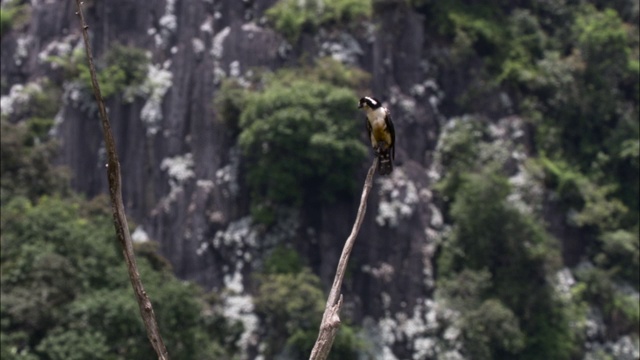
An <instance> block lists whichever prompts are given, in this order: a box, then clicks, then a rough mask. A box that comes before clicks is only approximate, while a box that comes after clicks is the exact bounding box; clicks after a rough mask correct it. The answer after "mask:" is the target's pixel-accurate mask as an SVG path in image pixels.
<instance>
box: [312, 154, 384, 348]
mask: <svg viewBox="0 0 640 360" xmlns="http://www.w3.org/2000/svg"><path fill="white" fill-rule="evenodd" d="M377 165H378V158H377V157H376V158H374V159H373V164H371V167H370V168H369V172H368V173H367V178H366V179H365V181H364V188H363V189H362V196H361V197H360V206H359V207H358V215H357V216H356V221H355V222H354V223H353V228H352V229H351V234H349V237H348V238H347V241H346V242H345V244H344V248H342V254H341V255H340V261H339V262H338V269H337V271H336V276H335V278H334V279H333V285H332V286H331V291H330V292H329V298H328V299H327V306H326V307H325V309H324V314H323V315H322V323H321V324H320V333H319V334H318V339H317V340H316V343H315V345H314V346H313V350H311V356H310V357H309V360H324V359H326V358H327V357H328V356H329V352H330V351H331V346H332V345H333V340H334V339H335V337H336V334H337V333H338V327H339V326H340V315H339V313H340V309H341V308H342V294H340V288H341V287H342V280H343V279H344V274H345V271H346V270H347V264H348V262H349V255H351V249H353V244H354V243H355V242H356V237H357V236H358V232H359V231H360V225H362V220H363V219H364V214H365V213H366V211H367V198H368V197H369V192H370V191H371V186H372V182H373V174H374V173H375V172H376V167H377Z"/></svg>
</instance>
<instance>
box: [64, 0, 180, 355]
mask: <svg viewBox="0 0 640 360" xmlns="http://www.w3.org/2000/svg"><path fill="white" fill-rule="evenodd" d="M82 5H83V1H81V0H76V6H77V9H78V11H77V12H76V15H78V16H79V18H80V25H81V26H82V37H83V38H84V47H85V50H86V53H87V61H88V62H89V71H90V74H91V85H92V87H93V94H94V95H95V97H96V101H97V102H98V112H99V114H100V121H101V123H102V132H103V135H104V143H105V147H106V149H107V156H108V160H107V177H108V180H109V195H110V197H111V211H112V212H113V223H114V225H115V228H116V234H117V235H118V240H119V241H120V245H122V253H123V255H124V259H125V262H126V263H127V269H128V270H129V279H130V280H131V286H133V290H134V292H135V294H136V299H137V301H138V306H139V307H140V315H141V316H142V320H143V321H144V325H145V327H146V329H147V337H148V338H149V341H150V342H151V346H153V349H154V350H155V352H156V354H158V359H159V360H169V354H168V352H167V349H166V347H165V346H164V342H163V341H162V336H160V330H159V329H158V322H157V321H156V316H155V313H154V312H153V306H152V305H151V300H149V296H148V295H147V292H146V291H145V290H144V287H143V286H142V280H140V273H139V272H138V266H137V265H136V258H135V255H134V252H133V245H132V242H131V235H130V234H129V224H128V223H127V217H126V215H125V212H124V204H123V202H122V189H121V183H122V181H121V178H120V163H119V162H118V153H117V152H116V142H115V140H114V138H113V134H112V133H111V125H110V124H109V117H108V115H107V109H106V106H105V104H104V99H103V98H102V94H101V93H100V85H99V84H98V79H97V76H96V69H95V66H94V64H93V55H92V53H91V46H90V45H89V32H88V29H89V26H88V25H87V23H86V21H85V18H84V14H83V13H82Z"/></svg>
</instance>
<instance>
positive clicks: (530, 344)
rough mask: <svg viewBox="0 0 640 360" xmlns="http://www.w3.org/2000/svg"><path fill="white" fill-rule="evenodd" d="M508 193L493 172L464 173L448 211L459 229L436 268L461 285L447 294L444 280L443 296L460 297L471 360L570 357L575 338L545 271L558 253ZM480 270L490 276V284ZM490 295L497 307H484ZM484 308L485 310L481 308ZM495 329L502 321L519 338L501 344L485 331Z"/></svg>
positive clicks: (496, 335)
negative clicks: (509, 200) (497, 356)
mask: <svg viewBox="0 0 640 360" xmlns="http://www.w3.org/2000/svg"><path fill="white" fill-rule="evenodd" d="M508 194H509V186H508V183H507V182H506V179H504V178H503V177H501V176H499V175H498V174H496V173H495V172H491V170H487V171H485V172H482V173H480V174H470V173H465V174H463V175H462V176H461V182H460V186H459V187H458V189H457V190H456V193H455V196H454V201H453V204H452V206H451V211H450V215H451V217H452V220H453V222H454V224H455V225H454V229H453V232H452V234H451V236H450V238H449V239H448V240H447V244H446V245H445V246H443V249H442V253H441V255H440V259H439V263H438V264H439V271H440V273H441V274H442V275H441V276H443V277H445V278H447V277H450V278H451V279H452V280H451V281H452V282H454V283H458V284H457V285H455V286H451V285H449V286H448V289H447V285H446V284H447V282H445V283H444V284H445V285H444V287H445V290H444V291H445V294H446V296H447V297H449V298H454V299H457V300H455V301H458V305H457V306H458V307H461V308H463V309H465V311H464V312H465V315H466V316H468V317H469V318H465V320H464V325H463V326H462V327H463V328H464V329H467V330H466V331H468V334H467V335H466V336H467V338H466V341H465V345H466V346H468V347H469V351H472V352H473V353H474V358H476V357H477V358H492V357H493V356H495V354H503V353H504V352H505V351H506V352H507V353H513V354H518V356H519V357H522V358H527V356H526V354H537V355H538V356H543V357H545V358H568V357H569V356H570V354H571V353H572V351H573V334H572V333H571V331H570V329H569V327H568V324H567V322H566V316H567V314H565V313H563V310H562V309H561V308H560V304H559V303H557V301H556V300H555V297H554V295H553V292H552V290H551V289H550V288H549V287H548V286H545V285H544V284H545V282H546V280H545V279H546V277H547V276H548V275H547V274H548V272H549V271H552V269H554V268H557V266H558V264H559V262H560V256H559V251H558V249H556V248H555V247H554V246H553V244H554V243H553V241H552V239H551V238H550V236H549V235H547V234H546V233H545V231H544V230H543V228H542V227H541V226H540V225H539V224H538V223H537V222H536V221H535V219H534V218H532V217H530V216H527V215H523V214H521V213H520V212H519V211H517V210H516V209H515V208H513V207H511V206H510V205H508V203H506V201H505V200H506V197H507V195H508ZM469 271H480V272H481V273H479V274H474V273H469ZM483 271H487V272H488V273H487V274H490V276H491V283H490V285H487V281H488V276H487V274H483ZM523 279H527V281H526V282H523V281H522V280H523ZM474 284H475V285H474ZM484 289H486V291H485V290H484ZM469 293H470V294H469ZM465 294H467V295H465ZM488 294H491V296H492V297H495V299H496V301H497V302H488V303H485V302H486V301H490V300H491V298H490V297H489V295H488ZM465 297H466V298H471V299H477V300H474V301H470V300H468V299H467V300H465ZM454 304H455V302H454ZM480 308H482V309H483V312H478V311H476V310H477V309H480ZM549 314H554V315H553V316H549ZM512 315H513V316H512ZM516 320H518V321H519V322H520V325H517V324H518V321H516ZM483 324H484V325H483ZM496 324H502V325H501V326H502V330H503V331H508V332H510V333H511V336H512V337H511V339H513V340H514V341H513V342H501V341H502V340H504V339H502V335H500V333H491V332H490V331H488V330H487V329H488V328H489V327H495V326H497V325H496ZM518 326H521V328H519V327H518ZM518 329H520V330H518ZM519 331H521V332H522V334H523V336H522V337H521V336H519V335H518V332H519Z"/></svg>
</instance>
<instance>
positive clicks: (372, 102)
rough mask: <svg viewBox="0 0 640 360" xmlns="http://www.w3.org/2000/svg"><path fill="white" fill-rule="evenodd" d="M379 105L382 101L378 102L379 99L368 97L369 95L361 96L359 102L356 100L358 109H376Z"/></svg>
mask: <svg viewBox="0 0 640 360" xmlns="http://www.w3.org/2000/svg"><path fill="white" fill-rule="evenodd" d="M380 106H382V103H381V102H380V100H378V99H375V98H372V97H369V96H365V97H363V98H360V102H358V109H371V110H373V109H377V108H379V107H380Z"/></svg>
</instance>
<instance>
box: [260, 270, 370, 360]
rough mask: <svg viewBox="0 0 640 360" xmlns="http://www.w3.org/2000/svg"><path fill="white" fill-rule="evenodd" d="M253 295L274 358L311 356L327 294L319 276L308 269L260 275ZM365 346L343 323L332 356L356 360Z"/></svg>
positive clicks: (269, 349)
mask: <svg viewBox="0 0 640 360" xmlns="http://www.w3.org/2000/svg"><path fill="white" fill-rule="evenodd" d="M259 281H260V285H259V287H258V292H257V294H256V297H255V298H254V302H255V306H256V313H257V314H258V315H260V316H261V318H262V319H263V321H264V325H265V329H268V331H266V341H267V350H266V352H265V356H266V357H267V358H273V357H275V356H276V355H278V354H280V353H285V354H287V355H289V357H291V358H294V359H299V358H303V357H305V356H308V354H309V353H310V352H311V349H312V347H313V344H314V342H315V340H316V337H317V335H318V328H319V325H320V320H321V319H322V313H323V311H324V301H325V296H324V294H323V293H322V290H321V289H320V279H319V278H318V277H317V276H316V275H314V274H312V273H311V272H310V271H309V269H307V268H305V269H303V270H302V271H300V272H297V273H274V274H266V275H261V276H260V277H259ZM361 347H362V344H361V343H360V341H358V340H357V338H356V336H355V332H354V330H353V328H351V327H350V326H349V325H347V324H345V323H343V324H342V325H341V327H340V330H339V331H338V335H337V338H336V341H335V342H334V344H333V348H332V351H331V354H330V356H329V358H330V359H355V358H356V351H357V350H359V349H360V348H361Z"/></svg>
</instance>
